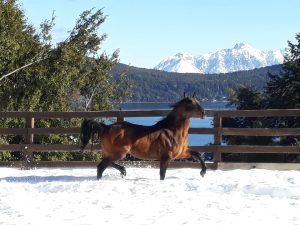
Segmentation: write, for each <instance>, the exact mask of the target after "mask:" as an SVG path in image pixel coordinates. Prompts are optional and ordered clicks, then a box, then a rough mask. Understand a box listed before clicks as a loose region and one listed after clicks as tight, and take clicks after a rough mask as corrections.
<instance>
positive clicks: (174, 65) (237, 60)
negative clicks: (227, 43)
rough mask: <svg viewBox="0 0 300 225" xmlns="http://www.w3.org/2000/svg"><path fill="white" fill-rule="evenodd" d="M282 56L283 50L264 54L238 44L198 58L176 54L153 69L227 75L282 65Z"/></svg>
mask: <svg viewBox="0 0 300 225" xmlns="http://www.w3.org/2000/svg"><path fill="white" fill-rule="evenodd" d="M283 55H284V51H283V50H271V51H267V52H266V51H262V50H260V49H257V48H254V47H252V46H250V45H248V44H244V43H240V44H236V45H235V46H234V47H233V48H231V49H222V50H219V51H217V52H215V53H206V54H202V55H199V56H193V55H191V54H189V53H182V52H181V53H177V54H176V55H173V56H170V57H168V58H166V59H164V60H163V61H161V62H160V63H159V64H158V65H157V66H156V67H155V68H154V69H157V70H163V71H167V72H178V73H202V74H216V73H229V72H235V71H244V70H252V69H256V68H261V67H266V66H272V65H277V64H282V63H283V60H284V56H283Z"/></svg>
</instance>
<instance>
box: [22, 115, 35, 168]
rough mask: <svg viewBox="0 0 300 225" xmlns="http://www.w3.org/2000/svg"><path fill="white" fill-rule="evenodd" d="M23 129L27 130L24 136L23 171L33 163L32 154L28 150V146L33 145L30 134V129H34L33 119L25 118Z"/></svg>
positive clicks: (32, 136) (31, 134)
mask: <svg viewBox="0 0 300 225" xmlns="http://www.w3.org/2000/svg"><path fill="white" fill-rule="evenodd" d="M25 127H26V128H27V134H26V135H25V147H24V154H23V160H24V165H23V167H24V168H25V169H29V168H31V167H32V163H33V152H32V151H31V149H30V145H32V144H33V139H34V135H33V133H32V132H31V129H32V128H34V117H26V123H25Z"/></svg>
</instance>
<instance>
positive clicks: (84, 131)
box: [80, 118, 106, 150]
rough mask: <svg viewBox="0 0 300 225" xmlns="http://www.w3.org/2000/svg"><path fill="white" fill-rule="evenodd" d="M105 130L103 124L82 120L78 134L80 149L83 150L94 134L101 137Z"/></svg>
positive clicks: (91, 120)
mask: <svg viewBox="0 0 300 225" xmlns="http://www.w3.org/2000/svg"><path fill="white" fill-rule="evenodd" d="M105 130H106V125H105V124H104V123H100V122H98V121H96V120H93V119H86V118H85V119H83V121H82V124H81V132H80V141H81V143H80V149H81V150H83V149H84V148H85V146H86V145H87V144H88V143H89V140H90V139H91V137H92V136H93V135H94V134H96V133H98V135H99V136H100V137H101V135H102V134H103V133H104V132H105Z"/></svg>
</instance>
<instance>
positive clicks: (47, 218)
mask: <svg viewBox="0 0 300 225" xmlns="http://www.w3.org/2000/svg"><path fill="white" fill-rule="evenodd" d="M95 173H96V171H95V169H36V170H18V169H10V168H0V224H1V225H2V224H3V225H10V224H22V225H25V224H51V225H52V224H57V225H58V224H70V225H71V224H72V225H74V224H76V225H78V224H114V225H117V224H122V225H126V224H130V225H134V224H147V225H148V224H172V225H176V224H193V225H195V224H204V225H208V224H214V225H215V224H222V225H227V224H228V225H233V224H239V225H240V224H243V225H244V224H251V225H253V224H255V225H257V224H264V225H265V224H284V225H289V224H295V225H296V224H297V225H299V224H300V172H299V171H298V172H297V171H269V170H258V169H255V170H233V171H219V170H217V171H208V173H207V174H206V177H205V178H204V179H202V178H200V175H199V170H197V169H173V170H168V171H167V175H166V180H164V181H160V180H159V175H158V169H151V168H146V169H145V168H127V174H128V175H127V177H125V178H121V177H120V176H119V172H118V171H116V170H113V169H108V170H107V171H105V174H104V177H103V180H101V181H97V180H96V176H95Z"/></svg>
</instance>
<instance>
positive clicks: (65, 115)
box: [0, 109, 300, 168]
mask: <svg viewBox="0 0 300 225" xmlns="http://www.w3.org/2000/svg"><path fill="white" fill-rule="evenodd" d="M169 112H170V110H147V111H93V112H0V118H2V119H3V118H18V119H23V120H24V127H18V128H5V127H1V128H0V135H22V136H23V137H24V140H25V141H24V143H20V144H0V152H1V151H11V152H22V153H23V155H24V160H23V161H21V162H19V161H18V162H0V166H1V165H2V166H9V165H10V166H23V167H33V166H42V165H47V166H49V165H50V164H51V163H52V165H59V166H62V165H66V166H67V165H82V166H87V165H94V164H95V162H40V161H38V162H35V161H34V160H33V153H34V152H76V151H79V150H80V149H79V144H72V145H71V144H70V145H66V144H43V145H42V144H36V143H34V136H35V135H51V134H59V135H69V136H70V135H74V136H76V137H78V136H79V133H80V128H79V127H68V128H67V127H41V128H40V127H38V128H37V127H35V121H36V120H39V119H76V118H77V119H78V118H79V119H81V118H115V119H116V120H117V121H123V120H124V119H125V118H126V117H163V116H166V115H168V113H169ZM206 116H208V117H212V118H213V127H211V128H201V127H198V128H190V129H189V134H211V135H213V136H214V143H212V145H209V146H190V148H191V149H192V150H194V151H198V152H212V153H213V155H214V158H213V162H212V163H213V164H212V166H211V168H217V166H216V165H217V164H218V163H220V162H222V154H223V153H275V154H282V153H293V154H300V147H299V146H261V145H259V146H255V145H222V140H223V136H225V135H226V136H274V137H277V136H300V128H228V127H222V119H223V118H235V117H260V118H262V117H266V118H267V117H300V110H298V109H278V110H277V109H272V110H206ZM91 148H92V150H93V151H99V149H100V146H99V145H93V146H91V145H90V146H88V147H87V149H91Z"/></svg>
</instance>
